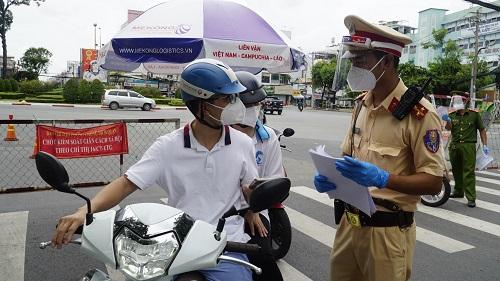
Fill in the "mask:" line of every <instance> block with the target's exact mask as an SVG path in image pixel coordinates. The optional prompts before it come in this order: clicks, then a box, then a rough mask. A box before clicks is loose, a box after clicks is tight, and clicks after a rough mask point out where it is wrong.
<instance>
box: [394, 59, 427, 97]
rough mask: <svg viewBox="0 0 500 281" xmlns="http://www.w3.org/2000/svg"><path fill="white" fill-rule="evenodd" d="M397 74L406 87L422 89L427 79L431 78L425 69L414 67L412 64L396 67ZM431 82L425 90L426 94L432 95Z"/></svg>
mask: <svg viewBox="0 0 500 281" xmlns="http://www.w3.org/2000/svg"><path fill="white" fill-rule="evenodd" d="M398 73H399V76H400V77H401V79H402V80H403V81H404V82H405V85H406V86H408V87H411V86H414V87H422V86H423V85H424V84H425V82H427V80H428V79H429V77H431V74H430V72H429V70H428V69H427V68H424V67H421V66H416V65H415V64H414V63H413V62H407V63H402V64H400V65H399V66H398ZM433 82H434V81H431V84H430V85H429V86H427V88H426V90H425V92H426V93H427V94H432V89H433Z"/></svg>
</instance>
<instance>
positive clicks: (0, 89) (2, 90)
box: [0, 79, 7, 92]
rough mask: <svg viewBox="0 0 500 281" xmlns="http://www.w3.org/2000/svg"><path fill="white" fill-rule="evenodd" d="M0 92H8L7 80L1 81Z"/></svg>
mask: <svg viewBox="0 0 500 281" xmlns="http://www.w3.org/2000/svg"><path fill="white" fill-rule="evenodd" d="M0 92H7V91H5V80H4V79H0Z"/></svg>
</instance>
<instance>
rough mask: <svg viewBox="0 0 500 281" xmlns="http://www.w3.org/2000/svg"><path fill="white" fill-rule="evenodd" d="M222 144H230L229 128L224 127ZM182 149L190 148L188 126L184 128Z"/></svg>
mask: <svg viewBox="0 0 500 281" xmlns="http://www.w3.org/2000/svg"><path fill="white" fill-rule="evenodd" d="M224 144H225V145H230V144H231V135H230V134H229V126H228V125H224ZM184 147H185V148H191V138H190V137H189V124H186V125H185V126H184Z"/></svg>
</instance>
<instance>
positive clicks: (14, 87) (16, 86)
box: [9, 79, 19, 92]
mask: <svg viewBox="0 0 500 281" xmlns="http://www.w3.org/2000/svg"><path fill="white" fill-rule="evenodd" d="M9 82H10V87H11V88H12V91H13V92H17V91H19V84H18V83H17V81H16V80H14V79H10V80H9Z"/></svg>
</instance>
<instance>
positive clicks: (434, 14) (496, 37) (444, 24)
mask: <svg viewBox="0 0 500 281" xmlns="http://www.w3.org/2000/svg"><path fill="white" fill-rule="evenodd" d="M490 3H491V4H493V5H497V6H500V0H497V1H493V2H490ZM447 12H448V11H447V10H444V9H437V8H429V9H426V10H423V11H420V12H419V16H418V28H413V27H410V26H407V25H404V23H402V22H398V21H394V22H381V24H384V25H387V26H389V27H392V28H394V29H395V30H398V31H400V32H402V33H404V34H407V35H408V36H410V37H411V38H412V41H413V43H411V44H410V45H408V46H406V47H405V48H404V50H403V54H402V57H401V63H405V62H410V61H411V62H413V63H414V64H415V65H418V66H422V67H427V66H428V64H429V63H430V62H432V61H433V60H434V59H435V58H437V57H440V56H442V55H443V50H442V49H434V48H428V49H424V48H423V46H422V44H423V43H427V42H432V41H433V36H432V31H433V30H437V29H441V28H445V29H446V30H447V31H448V33H447V35H446V37H445V38H444V42H446V41H448V40H451V41H454V42H456V44H457V46H458V47H460V48H461V49H462V50H463V56H462V61H463V62H464V63H467V62H469V61H470V57H471V56H474V54H475V44H476V38H475V31H476V22H477V23H478V24H479V32H478V35H479V37H478V44H479V46H478V47H479V54H478V56H479V59H480V60H483V61H486V62H487V63H488V66H489V67H491V68H494V67H498V65H499V60H500V12H498V11H494V10H492V9H488V8H485V7H479V6H472V7H471V8H468V9H465V10H462V11H458V12H454V13H447Z"/></svg>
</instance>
